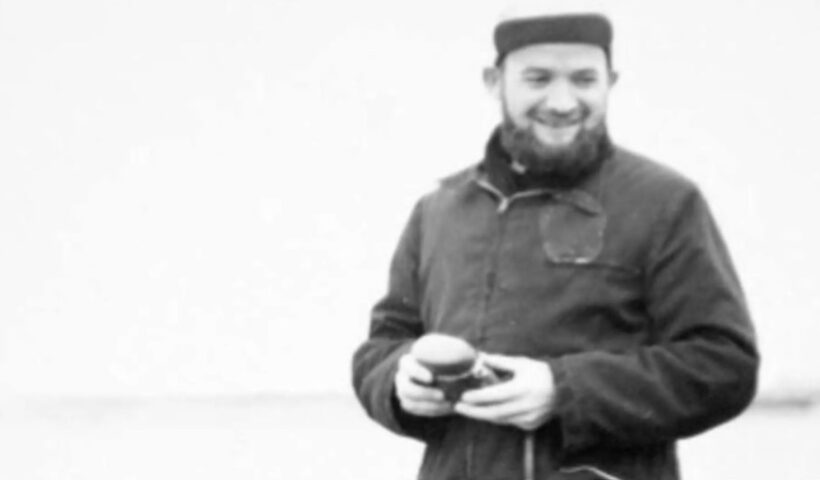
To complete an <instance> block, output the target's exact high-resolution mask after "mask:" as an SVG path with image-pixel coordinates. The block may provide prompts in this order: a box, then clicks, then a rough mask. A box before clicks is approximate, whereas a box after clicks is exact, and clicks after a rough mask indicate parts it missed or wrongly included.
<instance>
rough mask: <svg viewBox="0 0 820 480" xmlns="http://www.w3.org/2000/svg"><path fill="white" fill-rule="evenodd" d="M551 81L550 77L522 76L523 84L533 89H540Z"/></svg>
mask: <svg viewBox="0 0 820 480" xmlns="http://www.w3.org/2000/svg"><path fill="white" fill-rule="evenodd" d="M551 81H552V75H548V74H530V75H525V76H524V82H525V83H527V84H528V85H530V86H533V87H541V86H544V85H546V84H548V83H550V82H551Z"/></svg>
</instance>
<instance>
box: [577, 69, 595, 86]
mask: <svg viewBox="0 0 820 480" xmlns="http://www.w3.org/2000/svg"><path fill="white" fill-rule="evenodd" d="M572 83H573V84H574V85H577V86H579V87H582V88H589V87H594V86H595V85H597V84H598V75H595V74H594V73H580V74H577V75H573V76H572Z"/></svg>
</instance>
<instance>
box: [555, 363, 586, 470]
mask: <svg viewBox="0 0 820 480" xmlns="http://www.w3.org/2000/svg"><path fill="white" fill-rule="evenodd" d="M547 364H548V365H549V367H550V369H551V370H552V375H553V383H554V388H555V396H554V397H553V407H552V417H553V421H554V422H555V424H556V425H557V428H558V430H559V432H560V438H561V441H560V443H561V452H562V453H564V454H566V453H569V452H572V451H577V450H581V449H583V448H584V447H586V446H588V445H589V444H590V443H591V442H590V440H589V439H587V438H585V434H584V430H583V410H584V409H583V398H582V397H581V396H579V395H578V392H576V391H575V389H574V388H573V384H572V381H571V379H570V378H571V377H570V374H569V371H568V367H567V364H566V359H564V358H551V359H549V360H547Z"/></svg>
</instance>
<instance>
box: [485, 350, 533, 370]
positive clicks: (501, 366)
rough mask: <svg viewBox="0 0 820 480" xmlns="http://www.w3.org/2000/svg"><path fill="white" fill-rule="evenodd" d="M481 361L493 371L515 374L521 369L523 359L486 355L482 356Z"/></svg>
mask: <svg viewBox="0 0 820 480" xmlns="http://www.w3.org/2000/svg"><path fill="white" fill-rule="evenodd" d="M481 360H482V361H483V362H484V364H485V365H487V366H488V367H490V368H492V369H496V370H504V371H507V372H515V371H517V370H518V369H519V368H520V367H521V362H522V360H523V359H522V358H519V357H511V356H508V355H499V354H492V353H485V354H482V355H481Z"/></svg>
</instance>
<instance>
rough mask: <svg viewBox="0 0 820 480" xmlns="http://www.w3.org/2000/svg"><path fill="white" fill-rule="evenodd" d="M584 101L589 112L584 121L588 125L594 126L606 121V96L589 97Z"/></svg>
mask: <svg viewBox="0 0 820 480" xmlns="http://www.w3.org/2000/svg"><path fill="white" fill-rule="evenodd" d="M583 103H584V105H585V106H586V107H587V111H588V112H589V114H588V115H587V118H586V121H585V122H584V123H585V125H586V126H587V127H594V126H596V125H598V124H599V123H601V122H602V121H604V118H605V117H606V111H607V102H606V97H603V98H598V97H596V98H591V99H587V100H584V101H583Z"/></svg>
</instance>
